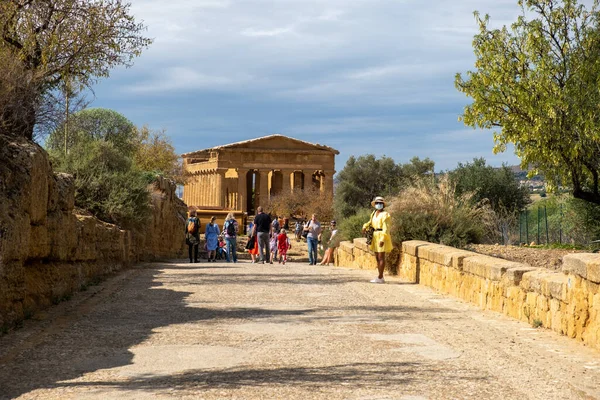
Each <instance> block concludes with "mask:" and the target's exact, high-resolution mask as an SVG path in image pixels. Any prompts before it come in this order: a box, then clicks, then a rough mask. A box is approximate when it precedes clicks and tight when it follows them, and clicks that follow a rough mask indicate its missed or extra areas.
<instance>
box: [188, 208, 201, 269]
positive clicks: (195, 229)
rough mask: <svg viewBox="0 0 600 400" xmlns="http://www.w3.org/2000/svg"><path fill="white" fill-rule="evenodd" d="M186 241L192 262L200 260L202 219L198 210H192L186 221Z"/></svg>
mask: <svg viewBox="0 0 600 400" xmlns="http://www.w3.org/2000/svg"><path fill="white" fill-rule="evenodd" d="M185 242H186V243H187V245H188V254H189V256H190V263H192V262H194V263H197V262H198V245H199V244H200V220H199V219H198V217H197V216H196V210H192V211H190V216H189V218H188V219H187V221H186V223H185Z"/></svg>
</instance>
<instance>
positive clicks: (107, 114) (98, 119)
mask: <svg viewBox="0 0 600 400" xmlns="http://www.w3.org/2000/svg"><path fill="white" fill-rule="evenodd" d="M138 136H139V135H138V131H137V129H136V127H135V125H134V124H133V123H132V122H131V121H129V120H128V119H127V118H126V117H125V116H124V115H123V114H120V113H118V112H116V111H114V110H109V109H106V108H88V109H85V110H82V111H79V112H77V113H75V114H73V115H72V116H71V117H70V118H69V123H68V125H67V126H65V124H64V123H63V124H62V125H61V126H59V127H58V128H57V129H56V130H55V131H53V132H52V133H51V134H50V136H49V137H48V140H47V147H48V149H51V150H53V151H55V152H56V151H63V152H65V153H68V152H69V150H70V149H71V148H72V147H73V146H75V145H76V144H78V143H79V142H87V141H105V142H110V143H112V144H113V145H114V146H115V148H117V149H119V150H120V151H122V152H123V153H125V154H126V155H128V156H133V154H134V152H135V151H136V149H137V148H138V147H140V140H138V138H137V137H138ZM142 142H143V140H142Z"/></svg>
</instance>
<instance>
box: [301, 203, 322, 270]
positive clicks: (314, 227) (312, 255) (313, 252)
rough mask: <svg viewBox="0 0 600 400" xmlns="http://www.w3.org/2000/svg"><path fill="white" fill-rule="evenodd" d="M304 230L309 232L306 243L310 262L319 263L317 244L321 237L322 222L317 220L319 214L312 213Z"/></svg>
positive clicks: (312, 263)
mask: <svg viewBox="0 0 600 400" xmlns="http://www.w3.org/2000/svg"><path fill="white" fill-rule="evenodd" d="M304 230H305V231H306V232H308V235H306V244H307V246H308V264H309V265H317V246H318V244H319V239H320V238H321V223H320V222H319V221H317V216H316V215H315V214H313V215H312V217H311V219H310V220H309V221H308V223H307V224H306V225H305V226H304Z"/></svg>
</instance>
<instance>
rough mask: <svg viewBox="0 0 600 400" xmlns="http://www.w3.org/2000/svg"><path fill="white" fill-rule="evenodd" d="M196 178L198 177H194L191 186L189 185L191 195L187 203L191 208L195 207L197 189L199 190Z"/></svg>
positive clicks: (189, 194)
mask: <svg viewBox="0 0 600 400" xmlns="http://www.w3.org/2000/svg"><path fill="white" fill-rule="evenodd" d="M195 178H196V177H193V178H192V180H191V181H190V184H189V185H188V189H189V190H188V192H189V193H188V194H187V196H186V202H187V204H188V205H190V206H193V205H195V202H194V198H195V195H196V188H197V182H196V179H195Z"/></svg>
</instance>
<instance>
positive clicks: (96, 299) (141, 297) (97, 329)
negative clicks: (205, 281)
mask: <svg viewBox="0 0 600 400" xmlns="http://www.w3.org/2000/svg"><path fill="white" fill-rule="evenodd" d="M162 270H164V268H163V265H157V264H152V265H150V266H149V267H147V268H143V269H137V270H134V271H129V272H131V274H130V275H128V276H129V278H127V279H124V278H123V277H121V276H116V277H113V278H111V279H109V280H107V281H106V282H104V283H103V284H102V285H101V286H100V288H99V290H98V291H97V292H95V293H91V294H81V295H89V297H88V298H86V299H85V300H83V301H82V302H81V303H80V304H78V305H77V307H76V308H74V310H72V311H71V312H66V313H64V315H58V316H57V317H56V318H55V320H53V321H52V323H50V324H48V326H47V327H46V328H45V329H43V330H41V331H40V332H37V333H35V334H32V335H27V332H25V331H24V330H20V331H15V332H13V333H11V334H10V335H8V336H11V337H5V338H2V342H0V343H1V344H2V345H5V344H6V345H9V346H10V344H9V343H13V345H14V346H15V348H13V349H11V350H10V351H9V353H11V354H14V356H10V355H9V356H8V357H3V358H0V388H1V389H0V399H9V398H13V397H17V396H19V395H21V394H23V393H27V392H29V391H32V390H35V389H39V388H48V387H56V386H57V382H61V381H65V380H70V379H74V378H78V377H80V376H82V375H84V374H86V373H89V372H93V371H96V370H100V369H107V368H114V367H119V366H124V365H129V364H131V363H132V359H133V354H132V352H131V351H129V348H131V347H132V346H135V345H137V344H140V343H142V342H144V341H145V340H146V339H148V338H149V337H150V335H151V334H152V332H153V331H154V330H155V329H156V328H160V327H164V326H168V325H172V324H183V323H188V322H194V321H201V320H211V319H225V318H243V319H252V318H268V317H281V316H285V315H295V316H297V315H302V314H306V313H311V312H313V311H312V310H277V309H262V308H243V309H210V308H194V307H189V306H188V304H187V303H186V301H185V300H186V297H188V296H189V295H190V294H192V292H182V291H174V290H169V289H164V288H162V287H161V286H162V283H160V282H157V280H156V278H157V276H159V275H161V274H163V273H164V271H162ZM161 279H162V278H161ZM32 323H33V324H35V322H32ZM19 335H22V337H23V338H24V339H23V340H21V338H20V337H19ZM6 360H8V361H6ZM58 386H60V385H58Z"/></svg>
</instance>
